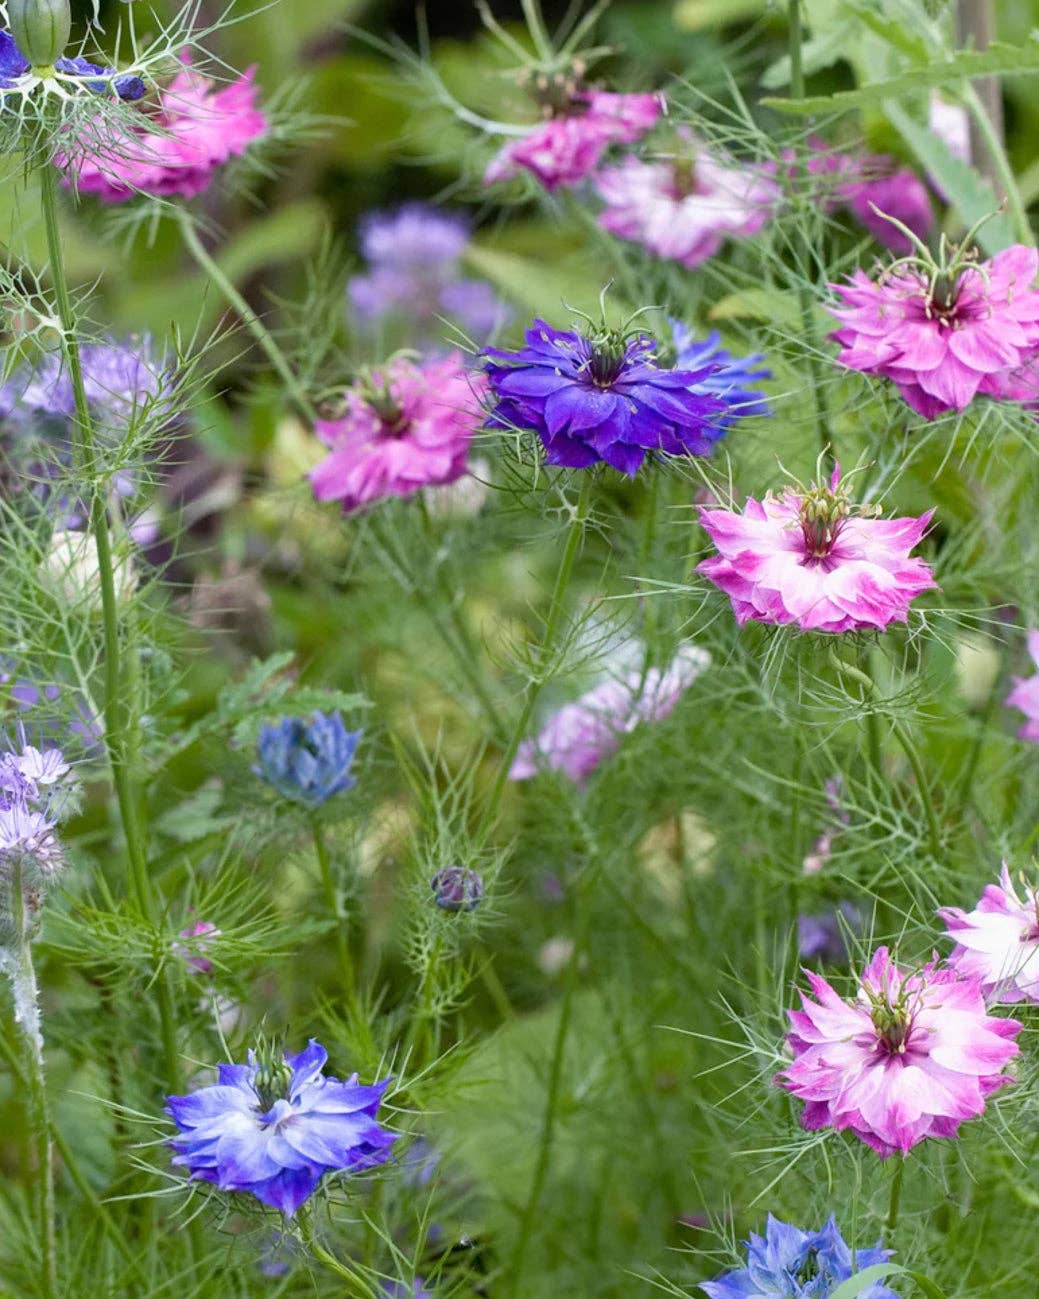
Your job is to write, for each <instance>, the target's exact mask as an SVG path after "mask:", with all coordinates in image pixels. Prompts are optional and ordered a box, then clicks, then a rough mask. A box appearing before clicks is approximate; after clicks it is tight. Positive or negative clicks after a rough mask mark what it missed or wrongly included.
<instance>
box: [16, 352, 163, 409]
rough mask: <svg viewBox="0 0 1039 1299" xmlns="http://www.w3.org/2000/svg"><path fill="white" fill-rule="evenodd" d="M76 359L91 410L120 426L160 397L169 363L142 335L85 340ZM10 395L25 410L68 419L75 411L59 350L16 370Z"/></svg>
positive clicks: (66, 372) (71, 392)
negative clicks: (96, 341) (161, 357)
mask: <svg viewBox="0 0 1039 1299" xmlns="http://www.w3.org/2000/svg"><path fill="white" fill-rule="evenodd" d="M79 359H80V365H81V366H82V368H83V388H84V390H85V392H86V397H87V402H88V403H89V405H90V408H91V410H92V411H93V413H94V415H95V416H99V417H100V418H101V420H102V421H103V422H104V423H105V424H108V425H111V426H112V427H113V428H118V429H119V430H120V431H122V430H124V429H125V427H126V425H127V424H128V423H129V422H130V420H131V419H133V417H134V416H135V415H137V414H139V413H141V412H143V411H144V410H150V409H151V408H153V407H154V406H155V405H156V403H158V402H159V401H160V399H161V398H162V396H163V393H164V390H165V388H166V387H167V384H168V381H169V365H168V363H167V361H166V360H165V359H160V358H159V357H158V356H157V355H156V354H155V352H154V349H153V346H152V341H151V339H150V338H149V337H147V336H144V337H140V338H130V339H127V340H125V341H124V342H117V341H116V340H114V339H113V340H110V341H108V342H105V343H87V344H85V345H84V346H83V347H82V348H80V358H79ZM11 395H12V397H13V399H14V403H15V406H16V407H18V406H20V407H22V408H23V409H25V410H31V411H38V412H40V413H42V414H46V415H53V416H56V417H58V418H63V419H68V420H70V419H72V418H73V416H74V415H75V411H76V400H75V396H74V394H73V391H72V377H71V376H70V374H69V372H68V367H67V366H66V364H65V360H64V357H63V356H62V355H61V354H60V353H55V352H51V353H48V354H47V355H45V356H43V357H41V358H40V359H39V361H37V362H36V364H35V365H34V366H33V368H32V369H31V370H25V371H20V372H17V373H16V375H15V377H14V379H13V381H12V384H11ZM165 405H168V403H164V406H165Z"/></svg>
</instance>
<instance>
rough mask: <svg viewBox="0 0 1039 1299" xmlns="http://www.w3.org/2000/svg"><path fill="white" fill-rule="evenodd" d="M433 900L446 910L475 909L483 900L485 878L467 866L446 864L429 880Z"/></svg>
mask: <svg viewBox="0 0 1039 1299" xmlns="http://www.w3.org/2000/svg"><path fill="white" fill-rule="evenodd" d="M429 886H430V888H431V889H432V890H433V901H434V902H435V903H436V904H437V906H438V907H441V908H442V909H443V910H444V911H475V910H476V908H477V907H478V906H479V905H480V903H481V902H482V901H483V879H482V878H481V876H480V874H479V872H477V871H474V870H469V869H468V867H465V866H445V867H443V869H442V870H438V871H437V873H436V874H435V875H434V876H433V878H432V879H431V880H430V881H429Z"/></svg>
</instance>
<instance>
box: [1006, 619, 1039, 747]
mask: <svg viewBox="0 0 1039 1299" xmlns="http://www.w3.org/2000/svg"><path fill="white" fill-rule="evenodd" d="M1028 652H1029V654H1031V656H1032V662H1033V663H1034V664H1035V665H1036V667H1037V668H1039V630H1037V629H1035V628H1033V629H1032V630H1031V631H1030V632H1029V633H1028ZM1014 681H1015V683H1016V684H1015V685H1014V688H1013V690H1011V692H1010V694H1008V695H1007V707H1008V708H1020V710H1021V711H1022V712H1023V713H1024V715H1025V717H1027V719H1028V720H1027V721H1026V722H1025V724H1024V725H1023V726H1022V727H1021V728H1020V729H1019V730H1018V732H1017V735H1018V739H1021V740H1031V741H1032V742H1033V743H1034V744H1039V673H1037V674H1035V675H1034V676H1030V677H1015V678H1014Z"/></svg>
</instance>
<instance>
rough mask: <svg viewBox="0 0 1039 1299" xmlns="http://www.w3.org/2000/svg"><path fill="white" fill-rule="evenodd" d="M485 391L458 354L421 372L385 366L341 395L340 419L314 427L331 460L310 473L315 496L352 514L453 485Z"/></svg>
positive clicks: (406, 364)
mask: <svg viewBox="0 0 1039 1299" xmlns="http://www.w3.org/2000/svg"><path fill="white" fill-rule="evenodd" d="M483 390H484V388H483V380H482V379H481V378H480V377H478V376H476V375H472V374H469V373H467V371H466V370H465V369H464V368H463V366H462V358H461V356H460V354H459V353H458V352H452V353H451V355H450V356H445V357H443V358H440V359H437V360H435V361H430V362H427V363H426V364H424V365H422V366H419V365H416V364H415V363H414V362H413V361H409V360H406V359H404V358H402V357H398V358H397V359H395V360H393V361H390V362H389V364H388V365H387V366H386V367H385V369H384V370H383V371H381V372H377V373H375V374H373V375H372V376H371V378H370V380H363V381H361V382H358V383H355V384H354V385H353V387H352V388H349V389H348V390H347V391H346V393H345V395H344V402H345V406H346V409H345V412H344V414H343V415H342V416H340V418H338V419H334V420H318V421H317V423H316V424H315V429H316V432H317V435H318V437H319V438H320V439H321V441H322V442H324V444H325V445H326V446H327V447H329V448H330V449H331V454H330V455H328V456H326V458H325V459H324V460H322V461H321V463H320V464H319V465H318V466H317V467H316V468H314V469H312V470H311V471H310V482H311V485H312V487H313V488H314V495H315V496H316V497H317V499H318V500H319V501H342V503H343V509H344V510H357V509H360V508H361V507H362V506H365V505H370V504H371V503H372V502H373V501H377V500H380V499H381V498H382V497H384V496H408V495H410V494H411V493H412V492H415V491H418V489H419V488H421V487H431V486H435V485H438V484H441V483H453V482H454V481H455V480H456V479H458V478H461V477H462V475H463V474H464V473H465V471H466V457H467V456H468V454H469V444H470V442H471V441H472V437H473V434H474V433H475V432H476V430H477V428H479V427H480V424H481V423H482V421H483V412H482V411H481V409H480V399H481V397H482V395H483Z"/></svg>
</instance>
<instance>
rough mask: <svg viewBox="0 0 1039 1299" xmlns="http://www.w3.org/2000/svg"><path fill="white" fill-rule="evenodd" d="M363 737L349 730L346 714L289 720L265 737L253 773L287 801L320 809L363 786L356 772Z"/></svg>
mask: <svg viewBox="0 0 1039 1299" xmlns="http://www.w3.org/2000/svg"><path fill="white" fill-rule="evenodd" d="M363 734H364V732H363V731H348V730H347V729H346V724H345V723H344V721H343V718H342V715H341V714H340V713H329V715H328V716H327V717H326V716H325V714H324V713H314V714H313V715H312V716H311V717H309V718H303V717H283V718H282V719H281V721H280V722H276V723H275V724H274V725H273V726H265V727H264V728H263V730H262V731H261V732H260V738H259V741H258V743H257V746H256V756H257V758H258V759H259V763H258V765H257V766H255V767H253V771H254V772H255V773H256V774H257V775H258V776H262V777H263V779H264V780H266V781H267V782H268V784H271V785H273V786H274V788H275V789H276V790H277V791H278V793H279V794H281V795H282V796H283V797H284V798H288V799H291V800H292V802H294V803H303V804H304V805H305V806H306V807H320V805H321V804H322V803H324V802H326V801H327V800H328V799H330V798H331V797H332V795H333V794H338V793H340V792H341V791H342V790H344V789H353V787H354V785H355V784H356V783H357V782H356V781H355V780H354V778H353V777H352V776H351V775H350V767H351V764H352V763H353V760H354V754H355V753H356V752H357V746H358V744H359V743H360V741H361V736H362V735H363Z"/></svg>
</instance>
